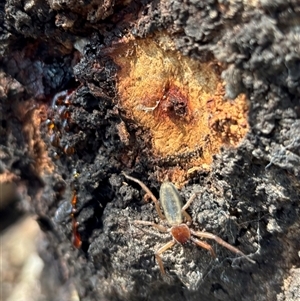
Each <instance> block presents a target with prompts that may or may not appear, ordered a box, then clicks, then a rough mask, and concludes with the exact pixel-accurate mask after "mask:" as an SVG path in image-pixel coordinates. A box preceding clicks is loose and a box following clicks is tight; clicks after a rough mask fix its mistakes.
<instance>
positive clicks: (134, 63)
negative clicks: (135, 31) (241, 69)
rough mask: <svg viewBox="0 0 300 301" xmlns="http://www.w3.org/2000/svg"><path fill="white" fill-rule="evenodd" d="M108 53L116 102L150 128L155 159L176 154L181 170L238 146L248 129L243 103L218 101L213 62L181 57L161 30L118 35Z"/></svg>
mask: <svg viewBox="0 0 300 301" xmlns="http://www.w3.org/2000/svg"><path fill="white" fill-rule="evenodd" d="M108 51H109V55H110V56H111V57H112V58H113V60H114V61H115V62H116V64H117V65H118V66H119V67H120V69H119V71H118V74H117V77H118V95H119V106H120V107H121V108H122V109H123V110H124V111H125V114H126V115H127V116H126V117H127V118H130V119H132V120H133V121H134V122H135V123H137V124H139V125H140V126H141V127H143V128H145V129H147V130H149V132H150V134H151V137H152V146H153V153H154V155H155V156H156V157H158V158H161V159H162V160H173V159H174V160H176V158H177V159H178V161H179V163H180V165H181V166H182V167H183V165H182V164H183V163H184V165H185V166H184V169H185V170H189V169H192V168H195V167H201V166H203V167H207V166H208V165H210V164H211V162H212V156H213V155H214V154H216V153H218V152H219V151H220V147H221V146H222V145H227V146H237V145H238V143H239V142H240V141H241V140H242V139H243V137H244V136H245V134H246V133H247V131H248V123H247V111H248V105H247V101H246V99H245V97H244V96H243V95H241V96H239V97H237V98H236V99H235V100H234V101H229V100H224V99H223V97H224V94H225V91H224V83H223V81H222V80H221V78H220V72H219V69H220V66H219V65H218V63H217V62H216V61H213V62H208V63H201V62H199V61H196V60H192V59H190V58H188V57H184V56H182V55H181V54H180V53H179V52H178V51H176V50H175V47H174V45H173V42H172V40H171V39H170V37H169V36H168V35H166V34H163V33H160V34H157V35H155V36H154V37H150V38H146V39H134V38H128V39H127V40H125V39H124V38H123V39H122V40H121V41H120V42H119V43H118V44H117V45H116V46H114V47H113V48H111V49H110V50H108ZM216 67H218V68H216ZM170 158H171V159H170Z"/></svg>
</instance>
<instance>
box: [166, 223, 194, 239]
mask: <svg viewBox="0 0 300 301" xmlns="http://www.w3.org/2000/svg"><path fill="white" fill-rule="evenodd" d="M171 233H172V235H173V237H174V239H175V240H176V241H178V242H179V243H181V244H185V243H186V242H188V241H189V240H190V238H191V231H190V229H189V227H188V226H187V225H186V224H181V225H178V226H173V227H172V228H171Z"/></svg>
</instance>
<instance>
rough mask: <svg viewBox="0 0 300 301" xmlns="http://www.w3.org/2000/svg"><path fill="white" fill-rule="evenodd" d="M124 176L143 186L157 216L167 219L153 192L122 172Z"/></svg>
mask: <svg viewBox="0 0 300 301" xmlns="http://www.w3.org/2000/svg"><path fill="white" fill-rule="evenodd" d="M122 174H123V175H124V177H125V178H127V179H128V180H131V181H133V182H135V183H137V184H139V185H140V186H141V188H142V189H143V190H144V191H145V192H146V194H147V195H149V197H150V198H151V200H152V201H153V202H154V205H155V209H156V211H157V214H158V215H159V217H160V218H161V219H165V217H164V215H163V214H162V211H161V209H160V207H159V202H158V200H157V198H156V197H155V196H154V194H153V193H152V192H151V190H150V189H149V188H148V187H147V186H146V185H145V184H144V183H143V182H142V181H140V180H139V179H137V178H134V177H131V176H129V175H127V174H126V173H125V172H124V171H123V172H122Z"/></svg>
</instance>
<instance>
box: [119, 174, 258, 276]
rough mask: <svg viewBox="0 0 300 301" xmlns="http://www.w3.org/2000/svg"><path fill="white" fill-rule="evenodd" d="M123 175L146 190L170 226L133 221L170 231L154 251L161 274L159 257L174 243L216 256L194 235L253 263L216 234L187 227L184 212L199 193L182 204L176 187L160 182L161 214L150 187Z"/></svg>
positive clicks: (188, 221) (160, 214) (211, 249)
mask: <svg viewBox="0 0 300 301" xmlns="http://www.w3.org/2000/svg"><path fill="white" fill-rule="evenodd" d="M123 175H124V176H125V177H126V178H127V179H129V180H131V181H133V182H135V183H137V184H139V185H140V186H141V188H142V189H143V190H144V191H145V192H146V194H147V195H148V196H149V197H150V198H151V199H152V201H153V202H154V204H155V208H156V211H157V213H158V215H159V217H160V218H161V219H166V220H167V223H168V224H169V225H170V226H171V228H166V227H164V226H162V225H160V224H155V223H153V222H148V221H140V220H138V221H135V222H134V223H135V224H140V225H146V226H152V227H154V228H156V229H158V230H159V231H161V232H170V233H171V235H172V240H171V241H169V242H168V243H166V244H165V245H164V246H162V247H161V248H159V249H158V250H157V251H156V252H155V258H156V261H157V263H158V265H159V268H160V271H161V274H162V275H165V269H164V266H163V262H162V259H161V255H162V254H163V253H164V252H165V251H166V250H168V249H170V248H172V247H173V246H174V245H175V244H176V243H180V244H182V245H184V244H186V243H187V242H188V241H192V242H193V243H194V244H196V245H197V246H199V247H201V248H204V249H206V250H208V251H209V252H210V254H211V256H212V257H214V258H215V257H216V253H215V251H214V250H213V248H212V247H211V245H209V244H208V243H206V242H204V241H201V240H199V239H197V238H195V237H194V236H196V237H199V238H207V239H212V240H214V241H215V242H217V243H218V244H220V245H221V246H223V247H225V248H227V249H228V250H230V251H231V252H233V253H236V254H238V255H240V256H242V257H245V258H246V259H247V260H249V261H250V262H251V263H255V261H254V260H252V259H250V258H249V256H246V255H245V254H244V253H243V252H241V251H240V250H239V249H237V248H235V247H234V246H232V245H230V244H229V243H227V242H225V241H224V240H223V239H221V238H220V237H218V236H217V235H214V234H212V233H209V232H202V231H194V230H192V229H190V228H189V225H190V224H191V223H192V218H191V217H190V215H189V214H188V213H187V212H186V210H187V208H188V207H189V206H190V205H191V203H192V202H193V201H194V200H195V198H196V196H197V195H198V194H199V193H194V194H193V195H192V196H191V197H190V199H189V200H188V202H187V203H186V204H185V205H183V204H182V200H181V197H180V195H179V192H178V190H177V189H176V187H175V186H174V185H173V184H172V183H171V182H164V183H162V185H161V187H160V191H159V197H160V203H161V206H162V208H163V211H164V214H165V216H164V215H163V213H162V211H161V209H160V206H159V201H158V200H157V198H156V197H155V196H154V195H153V193H152V192H151V191H150V189H149V188H148V187H147V186H146V185H145V184H144V183H143V182H141V181H140V180H138V179H136V178H134V177H131V176H128V175H127V174H126V173H124V172H123ZM183 218H185V220H186V223H184V222H183V220H184V219H183Z"/></svg>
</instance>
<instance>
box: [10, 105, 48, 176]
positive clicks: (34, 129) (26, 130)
mask: <svg viewBox="0 0 300 301" xmlns="http://www.w3.org/2000/svg"><path fill="white" fill-rule="evenodd" d="M14 114H15V116H17V117H18V118H19V119H20V121H21V122H22V124H23V134H24V137H25V139H26V141H27V145H28V153H29V155H31V157H32V158H33V162H34V166H35V169H36V171H37V172H38V173H40V174H43V173H44V172H46V171H47V172H52V171H53V164H52V162H51V159H50V158H49V156H48V150H47V146H46V144H45V142H44V141H43V139H42V137H41V132H40V126H41V123H42V122H44V121H45V120H46V119H47V107H46V106H45V105H40V104H38V103H36V101H34V100H28V101H27V102H25V103H24V102H20V103H17V104H15V106H14Z"/></svg>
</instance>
